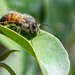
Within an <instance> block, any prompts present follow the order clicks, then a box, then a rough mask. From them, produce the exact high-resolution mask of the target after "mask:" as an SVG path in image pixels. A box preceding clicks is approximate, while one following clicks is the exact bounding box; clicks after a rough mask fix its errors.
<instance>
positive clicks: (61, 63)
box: [32, 30, 70, 75]
mask: <svg viewBox="0 0 75 75" xmlns="http://www.w3.org/2000/svg"><path fill="white" fill-rule="evenodd" d="M40 33H41V34H39V35H38V36H36V37H35V38H34V39H33V40H32V42H33V47H34V50H35V54H36V58H37V60H38V63H39V65H40V68H41V70H42V72H43V74H44V75H68V73H69V69H70V61H69V57H68V53H67V52H66V50H65V48H64V47H63V45H62V44H61V42H60V41H59V40H58V39H57V38H56V37H54V36H53V35H51V34H50V33H47V32H45V31H43V30H40ZM42 34H43V35H42Z"/></svg>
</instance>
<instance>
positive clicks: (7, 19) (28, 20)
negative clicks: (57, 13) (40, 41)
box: [0, 11, 40, 35]
mask: <svg viewBox="0 0 75 75" xmlns="http://www.w3.org/2000/svg"><path fill="white" fill-rule="evenodd" d="M0 24H2V25H4V26H5V25H7V24H10V25H11V24H15V25H16V26H17V32H18V33H20V32H21V29H23V30H25V31H26V32H27V33H28V34H34V35H37V33H38V32H39V27H40V24H39V23H38V22H36V21H35V19H34V18H33V17H32V16H30V15H28V14H21V13H19V12H16V11H12V12H9V13H8V14H5V15H3V16H2V17H1V18H0Z"/></svg>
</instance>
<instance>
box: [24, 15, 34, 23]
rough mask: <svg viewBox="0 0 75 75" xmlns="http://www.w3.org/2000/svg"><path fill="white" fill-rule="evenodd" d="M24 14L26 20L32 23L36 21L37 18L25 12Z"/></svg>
mask: <svg viewBox="0 0 75 75" xmlns="http://www.w3.org/2000/svg"><path fill="white" fill-rule="evenodd" d="M23 15H24V19H25V20H26V22H28V23H31V22H35V19H34V18H33V17H32V16H30V15H28V14H23Z"/></svg>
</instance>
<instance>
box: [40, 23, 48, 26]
mask: <svg viewBox="0 0 75 75" xmlns="http://www.w3.org/2000/svg"><path fill="white" fill-rule="evenodd" d="M41 26H49V24H47V23H42V24H41Z"/></svg>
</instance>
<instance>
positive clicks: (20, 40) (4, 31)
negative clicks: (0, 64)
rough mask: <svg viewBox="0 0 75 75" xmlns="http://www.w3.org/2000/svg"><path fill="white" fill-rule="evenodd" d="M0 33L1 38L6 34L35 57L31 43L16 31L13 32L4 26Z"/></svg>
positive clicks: (0, 27) (0, 28) (0, 26)
mask: <svg viewBox="0 0 75 75" xmlns="http://www.w3.org/2000/svg"><path fill="white" fill-rule="evenodd" d="M0 33H1V34H0V36H2V34H4V35H5V36H7V37H8V38H10V39H12V40H13V41H15V42H16V43H18V44H19V45H21V46H22V47H23V48H24V49H26V50H27V51H28V52H29V53H30V54H32V55H33V56H35V54H34V50H33V48H32V47H31V44H30V43H29V41H28V40H27V39H26V38H24V37H23V36H21V35H20V34H18V33H16V32H15V31H13V30H11V29H9V28H7V27H5V26H2V25H0Z"/></svg>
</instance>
